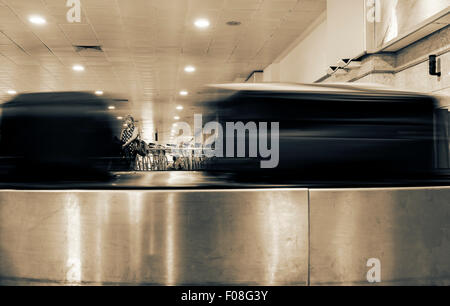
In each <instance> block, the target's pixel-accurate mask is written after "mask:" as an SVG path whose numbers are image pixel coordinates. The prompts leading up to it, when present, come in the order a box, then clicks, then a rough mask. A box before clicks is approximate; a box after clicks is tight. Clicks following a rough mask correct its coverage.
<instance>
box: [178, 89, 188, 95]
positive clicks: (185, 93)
mask: <svg viewBox="0 0 450 306" xmlns="http://www.w3.org/2000/svg"><path fill="white" fill-rule="evenodd" d="M188 94H189V93H188V92H187V91H186V90H182V91H180V96H187V95H188Z"/></svg>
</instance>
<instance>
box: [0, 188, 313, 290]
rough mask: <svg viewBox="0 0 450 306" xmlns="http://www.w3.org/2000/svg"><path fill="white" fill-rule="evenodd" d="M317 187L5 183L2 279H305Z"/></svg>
mask: <svg viewBox="0 0 450 306" xmlns="http://www.w3.org/2000/svg"><path fill="white" fill-rule="evenodd" d="M307 263H308V192H307V190H306V189H303V190H301V189H298V190H288V189H279V190H265V189H256V190H196V191H195V192H194V191H189V190H184V191H183V190H165V191H164V190H159V191H157V190H154V191H138V190H135V191H0V283H2V284H167V285H174V284H263V285H272V284H273V285H279V284H289V285H303V284H306V283H307V275H308V264H307Z"/></svg>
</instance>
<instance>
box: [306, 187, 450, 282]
mask: <svg viewBox="0 0 450 306" xmlns="http://www.w3.org/2000/svg"><path fill="white" fill-rule="evenodd" d="M449 199H450V188H449V187H443V188H439V187H436V188H395V189H394V188H392V189H335V190H310V214H311V215H310V222H311V233H310V237H311V238H310V239H311V240H310V250H311V255H310V256H311V257H310V258H311V284H312V285H325V284H368V280H369V279H370V280H371V281H377V280H376V279H373V278H372V277H373V276H374V274H373V273H376V272H379V276H380V278H379V279H378V280H379V281H380V283H379V284H381V285H383V284H386V285H393V284H394V285H395V284H402V285H421V284H434V285H444V284H446V285H448V284H450V262H449V260H448V259H449V257H450V201H449ZM377 260H378V262H376V261H377ZM372 268H374V269H375V268H376V269H379V270H377V271H375V270H372ZM368 274H370V275H369V276H368Z"/></svg>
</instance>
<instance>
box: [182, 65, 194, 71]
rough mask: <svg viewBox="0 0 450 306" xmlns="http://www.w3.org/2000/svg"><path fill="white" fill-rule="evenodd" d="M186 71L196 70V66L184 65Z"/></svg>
mask: <svg viewBox="0 0 450 306" xmlns="http://www.w3.org/2000/svg"><path fill="white" fill-rule="evenodd" d="M184 71H186V72H194V71H195V67H194V66H186V67H184Z"/></svg>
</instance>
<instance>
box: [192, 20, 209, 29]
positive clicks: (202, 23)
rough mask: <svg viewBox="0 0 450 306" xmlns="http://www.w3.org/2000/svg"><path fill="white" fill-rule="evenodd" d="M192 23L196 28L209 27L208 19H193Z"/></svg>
mask: <svg viewBox="0 0 450 306" xmlns="http://www.w3.org/2000/svg"><path fill="white" fill-rule="evenodd" d="M194 24H195V26H196V27H197V28H200V29H205V28H207V27H209V25H210V22H209V20H208V19H205V18H200V19H197V20H195V22H194Z"/></svg>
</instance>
